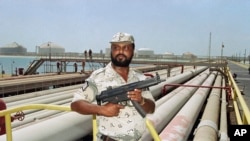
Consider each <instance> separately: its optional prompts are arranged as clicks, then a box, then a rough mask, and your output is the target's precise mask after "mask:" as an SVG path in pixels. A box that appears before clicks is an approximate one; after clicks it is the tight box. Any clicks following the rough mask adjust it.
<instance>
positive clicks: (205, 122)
mask: <svg viewBox="0 0 250 141" xmlns="http://www.w3.org/2000/svg"><path fill="white" fill-rule="evenodd" d="M202 126H209V127H211V128H213V129H214V130H215V131H216V132H218V127H217V124H216V123H215V122H213V121H212V120H202V121H201V122H200V123H199V125H198V127H197V129H196V130H195V132H194V134H196V132H197V130H198V129H199V128H201V127H202Z"/></svg>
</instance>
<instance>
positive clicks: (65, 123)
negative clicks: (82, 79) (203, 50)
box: [0, 67, 205, 141]
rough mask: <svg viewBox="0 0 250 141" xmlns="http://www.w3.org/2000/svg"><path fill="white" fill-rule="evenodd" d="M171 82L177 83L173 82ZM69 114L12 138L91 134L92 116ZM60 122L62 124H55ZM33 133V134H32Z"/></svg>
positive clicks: (37, 124) (37, 138) (25, 128)
mask: <svg viewBox="0 0 250 141" xmlns="http://www.w3.org/2000/svg"><path fill="white" fill-rule="evenodd" d="M204 69H205V67H204ZM201 71H202V69H200V71H195V72H189V73H188V74H189V75H192V76H188V77H187V78H185V79H183V80H187V79H189V78H191V77H193V75H194V73H195V74H197V73H199V72H201ZM182 75H183V74H182ZM179 79H181V78H180V77H177V76H176V81H178V82H180V80H179ZM172 82H173V83H177V82H174V81H172ZM157 88H158V89H160V88H161V87H157ZM158 92H159V91H158ZM160 92H161V91H160ZM160 92H159V94H160ZM152 93H154V94H155V92H152ZM70 113H74V112H70ZM70 113H67V114H62V115H61V116H58V117H55V118H51V117H50V119H48V120H44V121H43V122H39V123H34V124H32V126H27V127H22V128H20V129H19V130H15V131H13V137H14V139H18V140H19V139H20V140H21V141H22V140H36V141H39V140H46V141H50V140H53V141H55V140H76V138H78V137H80V136H81V137H83V136H86V135H87V134H89V133H90V132H91V130H89V128H90V129H92V125H90V126H89V124H90V123H91V118H92V116H91V117H90V118H89V119H88V120H83V117H86V116H81V118H79V117H78V116H77V118H76V117H73V115H71V114H70ZM69 114H70V115H71V116H70V118H69ZM74 115H75V114H74ZM57 120H59V121H57ZM61 121H62V123H57V122H61ZM54 123H57V124H56V125H55V124H54ZM79 124H80V125H82V126H83V127H81V129H78V131H75V128H77V127H76V125H78V126H79ZM50 128H52V129H53V130H50ZM85 128H86V129H85ZM44 129H46V130H44ZM47 129H49V130H47ZM34 131H35V133H34V134H33V132H34ZM85 131H86V132H85ZM28 133H32V135H27V134H28ZM69 134H70V135H69ZM24 135H27V136H25V137H24ZM57 136H58V137H57ZM0 139H1V138H0Z"/></svg>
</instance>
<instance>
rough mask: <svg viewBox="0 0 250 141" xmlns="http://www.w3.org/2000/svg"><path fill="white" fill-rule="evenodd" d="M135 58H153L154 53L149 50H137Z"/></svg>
mask: <svg viewBox="0 0 250 141" xmlns="http://www.w3.org/2000/svg"><path fill="white" fill-rule="evenodd" d="M136 56H137V57H152V56H154V51H153V50H151V49H149V48H139V49H138V50H137V52H136Z"/></svg>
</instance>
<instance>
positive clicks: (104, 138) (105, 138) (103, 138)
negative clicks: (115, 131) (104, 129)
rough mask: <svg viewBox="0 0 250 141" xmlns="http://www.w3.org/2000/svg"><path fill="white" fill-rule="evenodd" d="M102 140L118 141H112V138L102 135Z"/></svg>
mask: <svg viewBox="0 0 250 141" xmlns="http://www.w3.org/2000/svg"><path fill="white" fill-rule="evenodd" d="M101 139H102V140H103V141H116V140H114V139H112V138H110V137H109V136H106V135H102V136H101Z"/></svg>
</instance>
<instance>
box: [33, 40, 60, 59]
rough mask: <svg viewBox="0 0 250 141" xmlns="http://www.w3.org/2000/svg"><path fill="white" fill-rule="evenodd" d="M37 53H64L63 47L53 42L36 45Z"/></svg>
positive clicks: (55, 54)
mask: <svg viewBox="0 0 250 141" xmlns="http://www.w3.org/2000/svg"><path fill="white" fill-rule="evenodd" d="M37 53H38V54H39V55H52V56H57V55H63V54H64V53H65V48H64V47H62V46H60V45H57V44H55V43H52V42H47V43H43V44H41V45H40V46H37Z"/></svg>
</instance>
